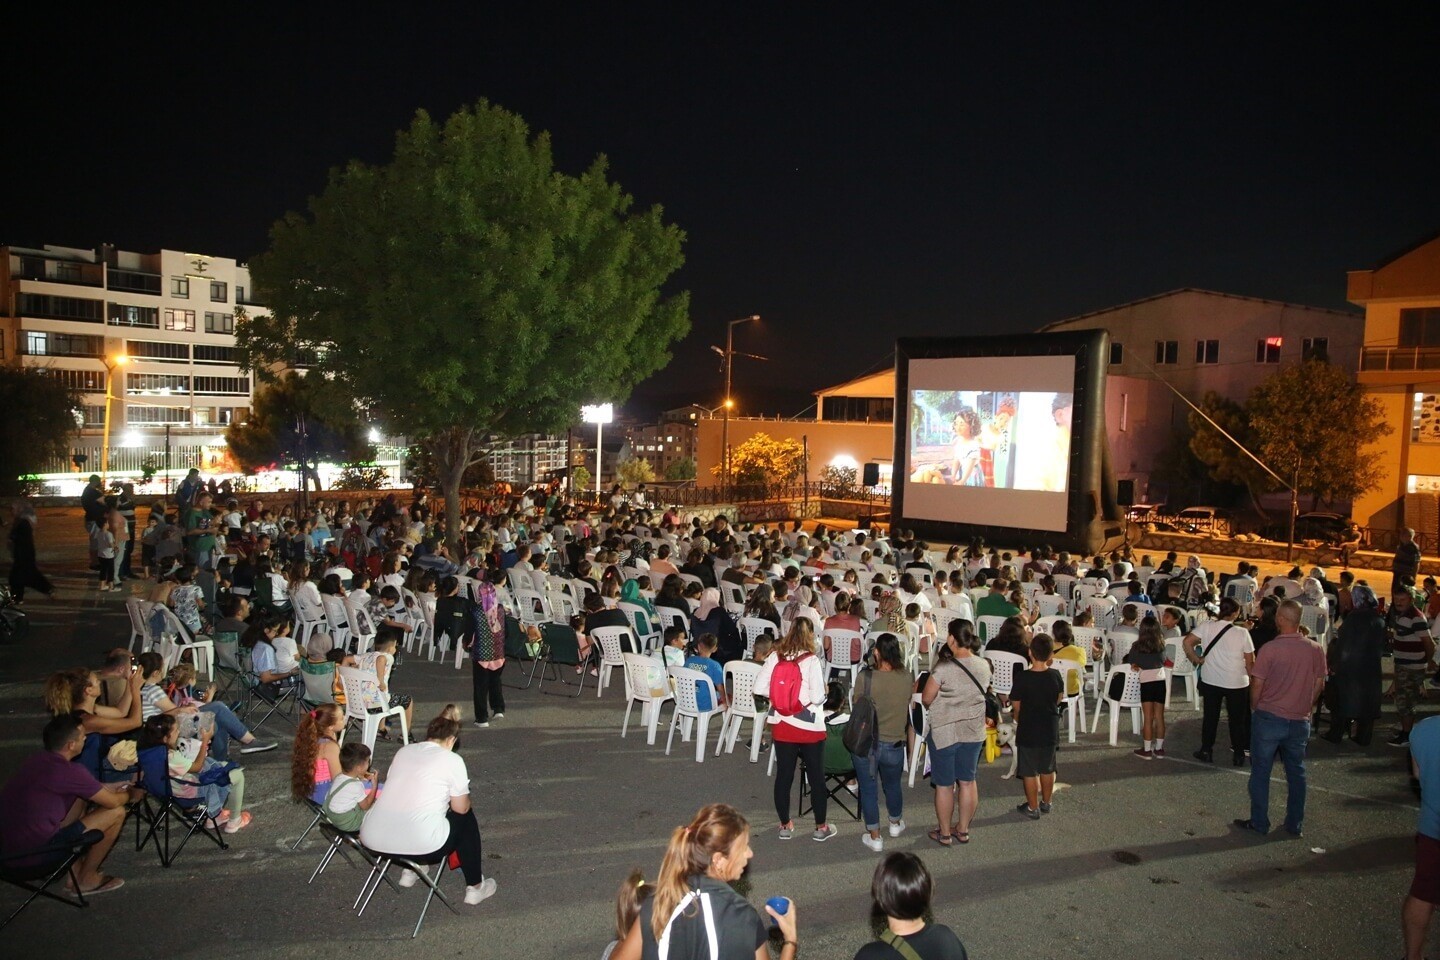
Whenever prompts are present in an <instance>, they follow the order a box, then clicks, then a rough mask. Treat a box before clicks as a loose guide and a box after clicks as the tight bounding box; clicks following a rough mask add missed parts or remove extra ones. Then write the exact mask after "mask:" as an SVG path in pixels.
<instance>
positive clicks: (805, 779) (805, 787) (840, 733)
mask: <svg viewBox="0 0 1440 960" xmlns="http://www.w3.org/2000/svg"><path fill="white" fill-rule="evenodd" d="M844 734H845V727H844V726H842V725H840V724H832V725H830V726H827V727H826V729H825V761H824V763H825V792H826V793H827V794H828V795H829V797H830V800H831V802H833V803H835V804H836V805H837V806H839V807H840V809H841V810H844V811H845V812H846V813H848V814H850V816H851V817H852V818H854V819H856V820H859V819H860V801H859V798H858V797H855V796H853V795H852V794H851V793H850V791H849V790H847V789H846V788H845V785H846V784H847V783H849V782H850V781H851V780H853V779H855V761H854V759H853V758H852V757H851V756H850V751H849V750H846V749H845V741H844V739H843V737H844ZM801 766H804V761H803V760H802V761H801ZM809 796H810V777H809V775H808V771H807V772H802V773H801V776H800V809H799V811H798V813H799V815H800V816H802V817H803V816H805V814H807V813H809V812H810V809H811V808H810V807H809V806H808V805H807V804H806V802H805V801H806V799H807V798H808V797H809ZM846 797H849V798H850V800H851V802H853V803H854V804H855V808H854V809H853V810H852V809H851V808H850V807H849V805H847V804H846V802H845V798H846Z"/></svg>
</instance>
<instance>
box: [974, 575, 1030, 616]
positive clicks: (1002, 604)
mask: <svg viewBox="0 0 1440 960" xmlns="http://www.w3.org/2000/svg"><path fill="white" fill-rule="evenodd" d="M1007 586H1008V584H1007V583H1006V582H1005V579H1004V578H1003V577H996V578H995V579H994V580H992V581H990V592H989V593H987V594H986V595H985V596H983V597H981V598H980V600H979V601H978V602H977V603H976V604H975V616H977V617H1013V616H1015V615H1016V614H1017V613H1019V612H1020V608H1019V607H1017V606H1015V604H1013V603H1011V602H1010V600H1009V598H1007V597H1006V596H1005V588H1006V587H1007Z"/></svg>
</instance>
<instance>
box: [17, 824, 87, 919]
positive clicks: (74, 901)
mask: <svg viewBox="0 0 1440 960" xmlns="http://www.w3.org/2000/svg"><path fill="white" fill-rule="evenodd" d="M104 837H105V834H103V833H101V832H100V831H99V830H86V831H85V832H84V833H82V834H81V835H80V837H79V839H76V840H73V841H71V842H69V843H49V844H46V845H45V846H43V847H36V848H35V849H33V850H18V851H15V852H14V853H0V880H3V881H4V882H5V883H8V884H11V885H13V886H16V887H19V888H20V889H22V890H28V891H30V896H28V897H26V898H25V902H24V903H22V904H20V906H18V907H16V908H15V911H14V912H13V913H11V914H10V916H8V917H6V918H5V922H4V923H0V930H4V929H5V927H6V926H8V925H9V923H10V921H11V920H14V919H15V918H16V917H18V916H20V914H21V912H22V911H23V910H24V909H25V908H26V907H28V906H30V904H32V903H34V902H35V899H36V898H37V897H46V898H48V899H50V900H55V901H57V902H59V903H68V904H69V905H70V906H72V907H88V906H89V905H90V904H89V903H88V902H87V901H86V899H85V894H83V893H81V892H80V878H79V877H77V876H76V875H75V865H76V864H77V863H79V862H80V858H81V857H83V856H84V855H85V852H86V851H87V850H89V849H90V848H91V847H93V846H94V845H95V844H97V843H99V842H100V841H101V840H102V839H104ZM65 876H68V877H69V878H70V883H71V885H72V886H73V887H74V888H75V895H74V896H73V897H66V896H62V895H61V894H58V893H52V892H51V891H50V887H51V886H53V885H54V883H55V881H56V880H59V879H60V878H61V877H65Z"/></svg>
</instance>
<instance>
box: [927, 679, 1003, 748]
mask: <svg viewBox="0 0 1440 960" xmlns="http://www.w3.org/2000/svg"><path fill="white" fill-rule="evenodd" d="M967 673H968V674H969V676H966V674H967ZM930 677H931V679H932V680H934V681H935V682H936V683H938V684H939V685H940V694H939V696H937V697H936V698H935V702H934V703H932V704H930V738H931V739H932V740H933V741H934V742H935V749H936V750H944V749H945V748H946V747H949V746H954V745H955V744H957V743H979V742H981V741H983V740H984V739H985V693H984V691H985V689H987V688H988V687H989V686H990V663H989V662H988V661H987V660H985V659H984V658H983V657H976V656H969V657H964V658H959V659H956V660H953V661H951V660H941V661H938V662H937V663H936V664H935V669H934V670H933V671H931V673H930ZM971 678H974V679H973V682H972V679H971Z"/></svg>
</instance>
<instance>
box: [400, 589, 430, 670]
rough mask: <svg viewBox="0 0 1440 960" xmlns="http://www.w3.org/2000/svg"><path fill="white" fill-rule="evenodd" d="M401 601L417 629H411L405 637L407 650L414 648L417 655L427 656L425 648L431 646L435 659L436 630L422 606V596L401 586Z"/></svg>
mask: <svg viewBox="0 0 1440 960" xmlns="http://www.w3.org/2000/svg"><path fill="white" fill-rule="evenodd" d="M400 602H401V603H402V604H404V606H405V610H406V612H407V613H409V614H410V621H411V623H412V624H414V626H415V629H414V630H411V631H410V632H409V634H407V635H406V637H405V650H406V652H409V651H411V650H414V651H415V652H416V654H417V656H422V657H423V656H425V648H426V647H429V648H430V659H431V660H434V659H435V653H436V650H435V631H434V629H433V628H432V626H431V621H430V620H426V619H425V611H424V610H422V609H421V608H420V598H419V597H417V596H415V591H414V590H407V589H406V588H404V587H401V588H400Z"/></svg>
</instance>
